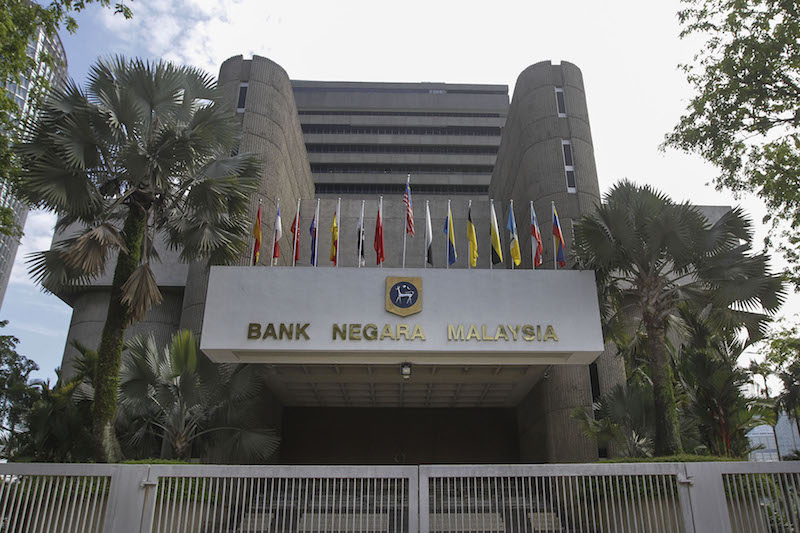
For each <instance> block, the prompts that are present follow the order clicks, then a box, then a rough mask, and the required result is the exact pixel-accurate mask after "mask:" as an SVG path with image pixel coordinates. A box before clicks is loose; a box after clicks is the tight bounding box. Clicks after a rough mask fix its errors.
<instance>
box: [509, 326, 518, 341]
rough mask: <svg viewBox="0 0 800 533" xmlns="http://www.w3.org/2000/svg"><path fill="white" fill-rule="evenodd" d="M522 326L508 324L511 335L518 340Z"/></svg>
mask: <svg viewBox="0 0 800 533" xmlns="http://www.w3.org/2000/svg"><path fill="white" fill-rule="evenodd" d="M519 329H520V326H510V325H509V326H508V331H510V332H511V336H512V337H514V340H517V335H519Z"/></svg>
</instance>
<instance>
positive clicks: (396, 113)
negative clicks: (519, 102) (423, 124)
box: [298, 110, 504, 118]
mask: <svg viewBox="0 0 800 533" xmlns="http://www.w3.org/2000/svg"><path fill="white" fill-rule="evenodd" d="M298 113H299V114H300V115H321V116H358V117H465V118H500V117H502V116H504V115H501V114H500V113H457V112H454V113H426V112H423V111H310V110H303V111H298Z"/></svg>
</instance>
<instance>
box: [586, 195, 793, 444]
mask: <svg viewBox="0 0 800 533" xmlns="http://www.w3.org/2000/svg"><path fill="white" fill-rule="evenodd" d="M574 251H575V254H576V256H577V258H578V261H579V263H580V264H581V265H582V266H583V267H585V268H590V269H594V270H595V272H596V275H597V282H598V291H599V294H600V295H601V297H602V298H603V299H604V300H605V301H603V302H602V304H601V309H602V313H603V321H604V322H605V324H606V325H607V327H606V332H609V333H611V334H612V336H611V340H615V341H616V340H618V337H615V336H614V334H615V332H619V331H626V330H627V331H633V333H632V334H629V335H628V339H626V340H629V339H631V338H632V339H642V340H641V343H640V344H641V346H640V347H639V348H638V352H639V353H640V355H641V357H643V358H645V360H646V361H647V365H648V375H649V376H650V379H651V380H652V383H653V397H654V405H655V417H654V419H655V433H654V441H655V450H654V453H655V454H657V455H668V454H672V453H676V452H680V451H681V442H680V433H679V426H678V416H677V409H676V398H675V392H674V386H673V375H672V367H671V365H670V361H669V356H668V353H667V344H668V343H667V330H668V329H671V330H672V331H674V332H676V333H680V330H681V328H680V327H676V324H679V322H680V316H679V312H678V310H679V307H680V306H681V304H686V305H690V306H692V307H694V308H696V309H706V308H708V309H709V310H710V311H709V319H710V320H712V321H713V322H714V326H715V327H716V328H719V329H722V330H727V331H734V330H736V329H737V328H738V327H742V326H743V327H745V328H746V329H747V331H748V334H749V339H750V340H751V341H752V340H755V339H757V338H759V337H760V336H761V335H763V333H764V331H765V326H766V323H767V322H768V320H769V316H768V314H766V313H772V312H774V311H776V310H777V309H778V308H779V307H780V304H781V303H782V301H783V292H784V291H783V287H782V283H781V279H780V278H779V277H778V276H773V275H772V274H771V273H770V271H769V267H768V260H767V257H766V256H765V255H764V254H752V253H751V229H750V224H749V221H748V220H747V219H746V218H745V216H744V214H743V213H742V211H741V210H740V209H733V210H731V211H729V212H728V213H726V214H725V215H723V216H722V217H721V218H720V219H719V220H718V221H717V222H715V223H714V224H713V225H711V224H709V223H708V220H707V219H706V218H705V217H704V216H703V215H702V213H700V211H698V210H697V209H696V208H695V207H693V206H691V205H689V204H676V203H674V202H672V201H671V200H670V199H669V198H668V197H667V196H665V195H664V194H662V193H661V192H658V191H656V190H654V189H652V188H650V187H639V186H637V185H634V184H633V183H630V182H628V181H622V182H620V183H618V184H617V185H615V186H614V187H613V188H612V189H611V191H610V192H609V193H608V194H607V195H606V196H605V202H604V203H603V204H602V205H600V206H599V207H598V208H597V210H596V212H594V213H591V214H589V215H586V216H584V217H583V218H582V219H581V220H580V221H579V222H578V224H577V225H576V228H575V247H574ZM764 311H765V312H766V313H765V312H764ZM615 324H616V325H615ZM609 325H611V326H609Z"/></svg>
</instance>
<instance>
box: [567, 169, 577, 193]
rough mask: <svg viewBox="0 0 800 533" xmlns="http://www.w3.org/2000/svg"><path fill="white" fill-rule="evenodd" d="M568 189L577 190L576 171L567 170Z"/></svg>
mask: <svg viewBox="0 0 800 533" xmlns="http://www.w3.org/2000/svg"><path fill="white" fill-rule="evenodd" d="M567 187H569V188H571V189H574V188H575V171H574V170H567Z"/></svg>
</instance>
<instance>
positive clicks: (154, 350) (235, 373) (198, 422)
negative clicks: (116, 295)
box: [118, 330, 279, 463]
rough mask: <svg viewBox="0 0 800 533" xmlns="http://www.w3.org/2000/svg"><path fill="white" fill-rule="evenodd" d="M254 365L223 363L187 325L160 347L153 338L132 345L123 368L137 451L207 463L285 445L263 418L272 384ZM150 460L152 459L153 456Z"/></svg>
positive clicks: (261, 457) (256, 455) (247, 458)
mask: <svg viewBox="0 0 800 533" xmlns="http://www.w3.org/2000/svg"><path fill="white" fill-rule="evenodd" d="M256 371H257V370H256V367H254V366H252V365H236V364H215V363H212V362H211V361H210V360H209V359H208V358H206V357H205V355H203V354H202V352H200V351H199V350H198V348H197V340H196V338H195V337H194V335H193V334H192V333H191V332H189V331H187V330H182V331H179V332H178V333H176V334H175V335H174V336H173V337H172V340H171V342H170V343H169V345H167V346H165V347H163V348H162V349H159V347H158V346H157V345H156V342H155V339H154V338H153V337H152V336H149V337H139V338H136V339H133V340H132V341H130V342H129V343H128V349H127V351H126V353H125V357H124V359H123V363H122V369H121V371H120V379H121V384H120V395H119V398H120V411H119V417H118V428H119V430H120V432H121V434H122V438H123V445H124V446H125V447H126V448H127V450H128V452H129V453H130V454H134V453H136V454H144V455H145V456H146V455H151V456H152V455H159V453H158V451H159V450H161V449H162V448H161V443H162V440H163V441H166V442H167V443H168V445H169V451H168V453H169V456H171V457H175V458H177V459H181V460H186V459H188V458H190V457H201V458H202V459H203V460H204V461H207V462H245V463H248V462H264V461H266V460H268V459H269V457H270V456H271V455H272V453H274V451H275V450H276V449H277V447H278V443H279V438H278V437H277V434H276V433H275V431H274V430H272V429H270V428H266V427H263V425H262V424H261V423H260V421H259V420H258V417H257V413H258V409H259V408H258V405H259V402H260V401H261V400H262V396H261V395H262V393H263V392H264V388H263V385H262V381H261V380H260V379H259V377H258V375H257V374H256ZM145 462H146V461H145Z"/></svg>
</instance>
